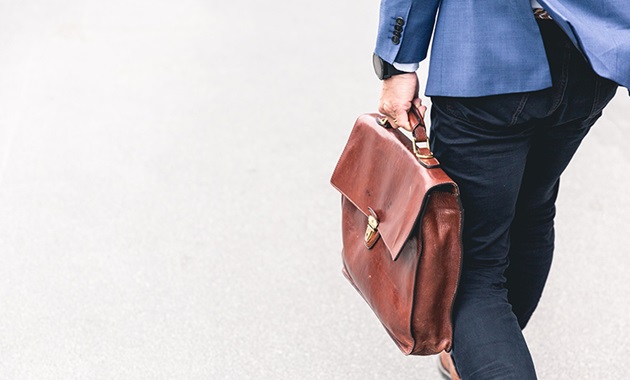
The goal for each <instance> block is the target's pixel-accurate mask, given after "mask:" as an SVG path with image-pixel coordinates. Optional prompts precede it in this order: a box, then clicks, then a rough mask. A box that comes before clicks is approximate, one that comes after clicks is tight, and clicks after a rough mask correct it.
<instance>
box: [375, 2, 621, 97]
mask: <svg viewBox="0 0 630 380" xmlns="http://www.w3.org/2000/svg"><path fill="white" fill-rule="evenodd" d="M538 1H539V2H540V3H541V4H543V6H544V7H545V9H546V10H547V11H548V12H549V13H550V14H551V15H552V16H553V17H554V19H555V20H556V22H558V24H559V25H560V26H561V27H562V28H563V29H564V30H565V31H566V32H567V34H569V36H570V37H571V39H572V40H573V41H574V43H575V44H576V46H578V47H579V48H580V49H581V50H582V52H583V53H584V55H585V56H586V57H587V58H588V60H589V61H590V63H591V65H592V66H593V68H594V69H595V71H596V72H597V73H598V74H599V75H601V76H603V77H606V78H609V79H612V80H614V81H616V82H617V83H619V84H621V85H623V86H625V87H629V86H630V0H538ZM438 8H439V14H438ZM436 14H438V16H437V19H436ZM397 19H398V24H402V25H399V26H398V27H396V25H397ZM434 27H435V32H434V37H433V45H432V49H431V62H430V66H429V78H428V81H427V87H426V94H427V95H428V96H434V95H441V96H484V95H494V94H504V93H511V92H524V91H536V90H541V89H544V88H547V87H549V86H551V76H550V73H549V65H548V62H547V58H546V55H545V49H544V46H543V43H542V38H541V36H540V32H539V30H538V26H537V24H536V20H535V18H534V16H533V12H532V10H531V6H530V1H529V0H441V1H440V0H382V1H381V12H380V22H379V31H378V37H377V43H376V50H375V52H376V54H378V55H379V56H380V57H381V58H383V59H384V60H385V61H387V62H390V63H393V62H398V63H417V62H420V61H422V60H423V59H424V58H426V56H427V50H428V47H429V42H430V41H431V36H432V32H433V29H434Z"/></svg>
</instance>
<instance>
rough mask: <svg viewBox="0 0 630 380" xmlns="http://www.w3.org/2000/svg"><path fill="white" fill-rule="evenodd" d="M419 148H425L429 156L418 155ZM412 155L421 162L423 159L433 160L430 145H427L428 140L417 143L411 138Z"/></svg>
mask: <svg viewBox="0 0 630 380" xmlns="http://www.w3.org/2000/svg"><path fill="white" fill-rule="evenodd" d="M419 144H424V146H422V147H421V146H418V145H419ZM421 148H426V149H428V150H429V154H422V153H420V149H421ZM413 154H415V155H416V157H418V158H421V159H423V160H425V159H430V158H433V153H432V152H431V145H430V144H429V139H428V138H427V139H426V141H418V140H416V138H415V137H414V138H413Z"/></svg>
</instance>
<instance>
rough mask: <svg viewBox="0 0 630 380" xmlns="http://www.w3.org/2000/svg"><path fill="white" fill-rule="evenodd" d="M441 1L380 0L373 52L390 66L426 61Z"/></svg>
mask: <svg viewBox="0 0 630 380" xmlns="http://www.w3.org/2000/svg"><path fill="white" fill-rule="evenodd" d="M439 4H440V0H381V8H380V16H379V25H378V35H377V38H376V49H375V50H374V52H375V53H376V54H377V55H378V56H379V57H381V58H382V59H383V60H385V61H387V62H389V63H394V62H397V63H418V62H420V61H422V60H423V59H425V58H426V56H427V50H428V49H429V42H430V41H431V35H432V33H433V26H434V24H435V16H436V14H437V10H438V7H439Z"/></svg>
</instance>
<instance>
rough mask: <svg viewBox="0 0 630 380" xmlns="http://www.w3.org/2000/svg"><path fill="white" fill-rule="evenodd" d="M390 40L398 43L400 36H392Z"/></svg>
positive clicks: (395, 43)
mask: <svg viewBox="0 0 630 380" xmlns="http://www.w3.org/2000/svg"><path fill="white" fill-rule="evenodd" d="M392 42H393V43H394V45H398V44H399V43H400V37H398V36H394V37H392Z"/></svg>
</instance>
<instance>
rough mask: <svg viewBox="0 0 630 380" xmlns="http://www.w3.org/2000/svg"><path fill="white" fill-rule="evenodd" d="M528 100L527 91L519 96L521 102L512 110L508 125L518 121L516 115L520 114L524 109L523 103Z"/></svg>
mask: <svg viewBox="0 0 630 380" xmlns="http://www.w3.org/2000/svg"><path fill="white" fill-rule="evenodd" d="M528 100H529V93H527V94H525V95H523V97H522V98H521V102H520V103H519V105H518V107H517V108H516V111H515V112H514V115H513V116H512V120H511V121H510V124H509V127H512V126H514V125H516V122H517V121H518V117H519V116H521V113H523V109H525V105H526V104H527V101H528Z"/></svg>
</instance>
